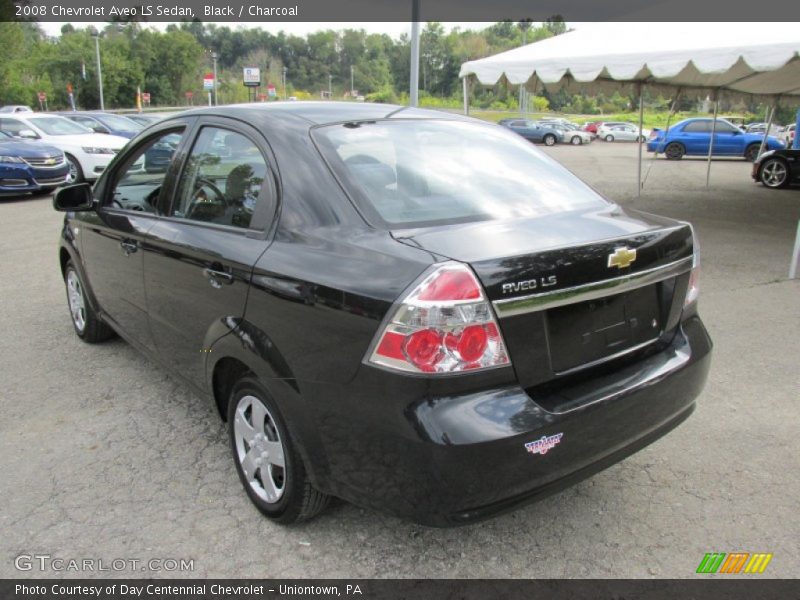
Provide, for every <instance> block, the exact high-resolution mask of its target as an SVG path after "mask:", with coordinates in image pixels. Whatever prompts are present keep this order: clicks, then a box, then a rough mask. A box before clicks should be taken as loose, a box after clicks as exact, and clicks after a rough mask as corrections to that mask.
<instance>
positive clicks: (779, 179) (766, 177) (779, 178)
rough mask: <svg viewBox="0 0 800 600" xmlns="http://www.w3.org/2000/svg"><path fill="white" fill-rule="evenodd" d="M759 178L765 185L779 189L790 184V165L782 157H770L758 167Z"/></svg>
mask: <svg viewBox="0 0 800 600" xmlns="http://www.w3.org/2000/svg"><path fill="white" fill-rule="evenodd" d="M758 180H759V181H760V182H761V184H762V185H763V186H764V187H768V188H770V189H773V190H777V189H780V188H783V187H786V186H787V185H789V165H788V163H787V162H786V161H785V160H783V159H782V158H777V157H773V158H768V159H767V160H765V161H764V162H763V163H762V164H761V166H760V167H759V168H758Z"/></svg>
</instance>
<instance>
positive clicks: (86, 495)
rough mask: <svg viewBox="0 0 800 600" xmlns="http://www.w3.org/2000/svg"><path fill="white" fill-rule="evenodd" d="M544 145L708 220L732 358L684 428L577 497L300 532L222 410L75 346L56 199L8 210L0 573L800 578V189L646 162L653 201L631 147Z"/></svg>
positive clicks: (2, 215)
mask: <svg viewBox="0 0 800 600" xmlns="http://www.w3.org/2000/svg"><path fill="white" fill-rule="evenodd" d="M544 151H546V152H548V153H549V154H551V155H552V156H554V157H555V158H557V159H558V160H560V161H562V162H563V163H564V164H566V165H567V166H568V167H569V168H570V169H572V170H573V171H574V172H575V173H576V174H578V175H579V176H581V177H582V178H584V179H585V180H586V181H588V182H589V183H590V184H592V185H594V186H595V187H596V188H597V189H599V190H600V191H601V192H603V193H604V194H605V195H607V196H608V197H610V198H612V199H614V200H618V201H620V202H621V203H623V204H625V205H626V206H632V207H635V208H638V209H641V210H645V211H648V212H655V213H659V214H663V215H667V216H671V217H676V218H681V219H686V220H690V221H691V222H693V223H694V225H695V227H696V230H697V232H698V234H699V239H700V243H701V249H702V268H703V275H702V280H701V285H702V296H701V300H700V311H701V315H702V316H703V318H704V320H705V323H706V325H707V327H708V329H709V331H710V334H711V336H712V338H713V340H714V342H715V344H716V346H715V354H714V357H713V365H712V370H711V375H710V380H709V382H708V385H707V387H706V389H705V391H704V393H703V394H702V396H701V397H700V398H699V400H698V407H697V410H696V412H695V413H694V415H693V416H692V417H691V418H690V419H689V420H688V421H687V422H686V423H684V424H683V425H681V426H680V427H679V428H678V429H677V430H675V431H674V432H672V433H671V434H669V435H667V436H666V437H665V438H663V439H661V440H659V441H658V442H656V443H655V444H653V445H652V446H649V447H648V448H646V449H645V450H643V451H641V452H639V453H638V454H636V455H634V456H632V457H630V458H628V459H627V460H625V461H623V462H622V463H620V464H618V465H615V466H614V467H612V468H610V469H608V470H606V471H604V472H602V473H600V474H598V475H596V476H594V477H593V478H591V479H589V480H587V481H585V482H583V483H581V484H579V485H577V486H575V487H572V488H570V489H568V490H566V491H564V492H562V493H560V494H558V495H556V496H553V497H550V498H549V499H547V500H544V501H542V502H540V503H538V504H533V505H530V506H527V507H524V508H522V509H521V510H518V511H516V512H513V513H511V514H508V515H504V516H501V517H498V518H495V519H493V520H490V521H487V522H483V523H479V524H475V525H471V526H468V527H463V528H459V529H449V530H437V529H427V528H424V527H420V526H417V525H414V524H409V523H406V522H403V521H400V520H397V519H395V518H392V517H387V516H384V515H382V514H378V513H375V512H372V511H369V510H363V509H360V508H358V507H355V506H352V505H349V504H346V503H343V502H339V503H336V504H334V506H332V507H331V508H330V509H328V510H327V511H326V512H325V513H324V514H323V515H321V516H320V517H318V518H317V519H315V520H313V521H311V522H309V523H305V524H302V525H300V526H293V527H288V528H286V527H281V526H278V525H275V524H272V523H270V522H269V521H267V520H266V519H264V518H262V517H261V516H260V514H259V513H258V512H257V510H256V509H255V508H254V507H253V506H252V505H251V503H250V502H249V501H248V499H247V497H246V496H245V494H244V492H243V491H242V489H241V485H240V483H239V480H238V478H237V475H236V472H235V470H234V468H233V464H232V462H231V459H230V456H229V449H228V445H227V437H226V432H225V429H224V427H223V424H222V423H221V422H220V420H219V418H218V417H217V415H216V413H215V411H214V410H213V409H212V408H211V407H210V405H209V404H207V403H206V402H205V400H203V399H201V398H199V397H197V396H195V395H194V394H193V393H192V392H190V391H189V390H188V389H187V388H185V387H184V386H183V385H182V384H181V383H180V382H178V381H177V380H175V379H173V378H171V377H170V376H168V375H167V374H166V373H165V372H164V371H162V370H160V369H159V368H157V367H155V366H154V364H153V363H151V362H149V361H148V359H147V358H146V357H144V356H142V355H140V354H138V353H137V352H136V351H134V350H133V349H132V348H131V347H129V346H128V345H127V344H125V343H124V342H122V341H120V340H114V341H111V342H109V343H105V344H101V345H96V346H90V345H86V344H84V343H82V342H81V341H79V340H78V338H77V337H76V336H75V335H74V334H73V331H72V326H71V323H70V320H69V316H68V312H67V308H66V300H65V297H64V291H63V284H62V282H61V279H60V272H59V268H58V261H57V254H56V242H57V237H58V231H59V223H60V221H61V218H62V216H61V215H60V214H57V213H55V212H54V211H53V210H52V208H51V203H50V197H49V196H38V197H32V198H26V199H18V200H2V201H0V228H2V235H0V256H1V257H2V259H3V260H2V264H0V277H2V282H3V283H2V310H0V326H1V327H2V331H3V332H4V334H3V336H2V337H1V338H0V355H2V357H3V360H2V366H0V370H1V371H0V373H1V374H0V378H2V382H3V393H2V398H0V406H1V407H2V411H3V418H2V421H1V422H0V481H2V482H3V483H2V502H0V526H1V527H2V531H3V534H2V536H0V576H2V577H14V576H28V575H33V576H42V575H43V574H42V573H39V572H37V571H31V572H28V573H20V572H18V571H17V570H16V569H15V567H14V557H16V556H18V555H19V554H32V553H44V554H49V555H51V556H54V557H63V558H66V559H69V558H84V557H93V558H102V559H104V560H107V561H111V560H113V559H115V558H137V559H142V560H148V559H151V558H157V559H165V558H174V559H181V558H184V559H193V561H194V571H193V572H192V573H191V574H193V575H195V576H208V577H223V576H227V577H240V576H241V577H347V578H355V577H423V578H429V577H454V578H461V577H463V578H472V577H487V578H493V577H524V578H558V577H609V578H627V577H693V576H695V574H694V573H695V569H696V568H697V565H698V563H699V562H700V560H701V559H702V558H703V555H704V554H705V553H706V552H735V551H744V552H771V553H773V554H774V558H773V559H772V562H771V563H770V564H769V568H768V570H767V572H766V574H767V575H768V576H771V577H795V576H797V573H798V571H799V570H800V549H799V548H798V544H797V540H798V538H799V537H800V520H798V519H797V515H798V514H800V481H799V480H798V478H797V473H798V471H800V438H798V435H797V424H798V416H797V411H798V406H797V404H798V399H800V369H799V368H798V367H799V365H800V281H788V280H787V279H786V277H787V272H788V269H789V260H790V253H791V249H792V243H793V240H794V233H795V230H796V227H797V221H798V219H800V190H797V189H794V190H781V191H771V190H767V189H765V188H763V187H762V186H761V185H756V184H755V183H753V182H752V180H751V179H750V177H749V172H750V165H749V164H747V163H744V162H743V161H739V160H715V161H714V163H713V170H712V175H711V188H710V189H708V190H707V189H706V188H705V165H706V163H705V161H704V160H697V159H691V160H687V159H684V160H682V161H679V162H668V161H665V160H658V161H656V162H655V163H652V162H651V161H650V160H649V158H648V157H647V156H646V160H645V163H644V173H645V174H646V176H647V177H646V185H645V190H644V194H643V196H642V198H637V197H636V184H635V181H636V164H635V156H636V146H635V145H634V144H625V143H616V144H607V143H603V142H595V143H593V144H591V145H589V146H586V147H575V146H557V147H553V148H547V149H545V150H544ZM48 574H49V575H50V576H53V575H58V574H57V573H53V572H50V573H48ZM64 575H67V576H80V575H81V574H78V573H65V574H64ZM103 575H104V576H113V575H118V576H131V575H133V576H137V573H131V572H127V571H123V572H120V573H113V572H111V573H108V572H107V573H103ZM146 575H148V576H159V575H180V573H159V572H155V573H153V572H148V573H146ZM187 575H188V573H187Z"/></svg>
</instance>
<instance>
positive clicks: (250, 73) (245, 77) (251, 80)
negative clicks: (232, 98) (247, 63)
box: [242, 67, 261, 87]
mask: <svg viewBox="0 0 800 600" xmlns="http://www.w3.org/2000/svg"><path fill="white" fill-rule="evenodd" d="M242 81H243V82H244V84H245V85H246V86H247V87H259V86H260V85H261V69H259V68H258V67H245V68H244V69H242Z"/></svg>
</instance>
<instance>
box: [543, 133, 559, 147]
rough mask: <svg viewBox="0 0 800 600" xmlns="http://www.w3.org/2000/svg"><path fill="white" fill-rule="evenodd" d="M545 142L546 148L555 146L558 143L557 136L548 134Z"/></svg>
mask: <svg viewBox="0 0 800 600" xmlns="http://www.w3.org/2000/svg"><path fill="white" fill-rule="evenodd" d="M543 141H544V145H545V146H553V145H554V144H555V143H556V136H554V135H550V134H547V135H546V136H544V140H543Z"/></svg>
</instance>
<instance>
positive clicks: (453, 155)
mask: <svg viewBox="0 0 800 600" xmlns="http://www.w3.org/2000/svg"><path fill="white" fill-rule="evenodd" d="M314 137H315V139H316V140H317V141H318V143H319V145H320V148H321V150H322V152H323V154H325V156H326V158H327V159H328V160H329V162H330V163H331V165H332V166H333V168H334V170H335V171H337V172H338V173H339V174H340V179H341V180H342V181H343V182H344V185H345V186H346V187H349V188H350V189H349V191H350V195H351V196H352V197H353V198H354V199H355V201H356V202H357V203H359V204H362V208H364V209H365V212H366V213H368V214H367V218H368V219H369V216H370V215H374V214H375V213H377V215H378V216H379V217H380V218H381V219H382V220H383V221H384V222H385V223H386V224H387V225H388V226H389V227H423V226H428V225H439V224H446V223H459V222H468V221H480V220H494V219H513V218H521V217H536V216H541V215H546V214H549V213H554V212H564V211H570V210H576V209H582V208H590V207H593V206H596V207H602V206H605V205H606V204H607V203H606V202H605V201H604V200H603V199H602V198H601V197H600V196H599V195H598V194H597V193H596V192H595V191H594V190H592V189H591V188H590V187H588V186H587V185H585V184H584V183H583V182H581V181H580V180H579V179H578V178H577V177H575V176H574V175H573V174H572V173H570V172H569V171H567V170H566V169H565V168H564V167H562V166H561V165H560V164H558V163H557V162H556V161H554V160H552V159H551V158H549V157H548V156H546V155H545V154H544V153H542V152H541V151H539V150H537V149H536V148H534V147H533V145H532V144H531V143H530V142H528V141H527V140H525V139H523V138H521V137H519V136H518V135H517V134H516V133H513V132H510V131H508V130H505V129H503V128H500V127H496V126H493V125H482V124H476V123H469V122H460V121H437V120H402V119H397V120H385V121H372V122H364V123H347V124H343V125H331V126H326V127H321V128H318V129H316V130H315V131H314Z"/></svg>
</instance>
